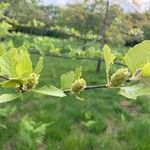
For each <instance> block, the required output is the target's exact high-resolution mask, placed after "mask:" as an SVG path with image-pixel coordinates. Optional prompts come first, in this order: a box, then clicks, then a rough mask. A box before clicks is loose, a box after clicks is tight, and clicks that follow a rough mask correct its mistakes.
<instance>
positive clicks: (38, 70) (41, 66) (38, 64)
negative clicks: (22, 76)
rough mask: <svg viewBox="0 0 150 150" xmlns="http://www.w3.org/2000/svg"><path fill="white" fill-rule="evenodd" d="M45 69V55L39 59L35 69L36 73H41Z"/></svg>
mask: <svg viewBox="0 0 150 150" xmlns="http://www.w3.org/2000/svg"><path fill="white" fill-rule="evenodd" d="M42 69H43V57H40V58H39V61H38V63H37V65H36V67H35V69H34V73H35V74H37V75H39V74H40V73H41V71H42Z"/></svg>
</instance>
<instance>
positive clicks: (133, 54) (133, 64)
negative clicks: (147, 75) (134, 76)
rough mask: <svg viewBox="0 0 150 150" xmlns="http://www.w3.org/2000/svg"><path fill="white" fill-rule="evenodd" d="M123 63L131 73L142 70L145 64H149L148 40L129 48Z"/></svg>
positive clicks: (149, 48) (149, 46) (149, 45)
mask: <svg viewBox="0 0 150 150" xmlns="http://www.w3.org/2000/svg"><path fill="white" fill-rule="evenodd" d="M124 60H125V63H126V65H127V66H128V68H129V69H130V71H131V72H132V73H135V72H136V71H137V70H138V69H142V68H143V66H144V65H145V64H147V63H150V40H146V41H143V42H142V43H140V44H138V45H136V46H134V47H133V48H130V49H129V51H128V53H127V54H126V55H125V57H124Z"/></svg>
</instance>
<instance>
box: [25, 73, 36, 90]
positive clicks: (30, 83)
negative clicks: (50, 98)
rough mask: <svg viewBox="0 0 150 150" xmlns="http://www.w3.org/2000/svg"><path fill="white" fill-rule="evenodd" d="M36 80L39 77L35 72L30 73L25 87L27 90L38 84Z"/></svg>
mask: <svg viewBox="0 0 150 150" xmlns="http://www.w3.org/2000/svg"><path fill="white" fill-rule="evenodd" d="M38 80H39V77H38V76H37V75H36V74H35V73H32V74H30V75H29V77H28V80H27V84H26V86H27V89H28V90H29V89H32V88H34V87H35V86H36V85H37V84H38Z"/></svg>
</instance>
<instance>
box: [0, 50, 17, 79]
mask: <svg viewBox="0 0 150 150" xmlns="http://www.w3.org/2000/svg"><path fill="white" fill-rule="evenodd" d="M16 54H17V50H16V49H11V50H10V51H8V52H6V53H4V54H3V55H2V56H1V57H0V68H1V74H3V75H7V76H9V77H12V78H13V77H14V76H15V69H16V65H17V63H18V62H17V60H16V59H15V56H16Z"/></svg>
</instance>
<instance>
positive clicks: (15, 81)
mask: <svg viewBox="0 0 150 150" xmlns="http://www.w3.org/2000/svg"><path fill="white" fill-rule="evenodd" d="M23 83H24V81H23V80H21V79H10V80H8V81H4V82H1V83H0V85H1V86H2V87H14V88H16V87H20V86H21V85H23Z"/></svg>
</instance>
